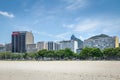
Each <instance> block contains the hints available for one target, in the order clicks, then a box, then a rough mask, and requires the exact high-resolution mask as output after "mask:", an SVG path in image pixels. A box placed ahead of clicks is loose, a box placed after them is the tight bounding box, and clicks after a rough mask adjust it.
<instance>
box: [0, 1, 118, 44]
mask: <svg viewBox="0 0 120 80" xmlns="http://www.w3.org/2000/svg"><path fill="white" fill-rule="evenodd" d="M12 31H32V32H33V34H34V37H35V42H38V41H60V40H69V39H70V36H71V35H72V34H74V35H75V36H76V37H78V38H80V39H82V40H84V39H87V38H89V37H91V36H94V35H98V34H107V35H110V36H118V37H119V38H120V0H0V43H9V42H11V33H12Z"/></svg>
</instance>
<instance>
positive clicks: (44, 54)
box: [0, 47, 120, 60]
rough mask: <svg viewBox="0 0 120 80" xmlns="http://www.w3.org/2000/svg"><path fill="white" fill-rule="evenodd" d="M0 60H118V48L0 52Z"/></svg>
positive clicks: (119, 56)
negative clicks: (75, 51)
mask: <svg viewBox="0 0 120 80" xmlns="http://www.w3.org/2000/svg"><path fill="white" fill-rule="evenodd" d="M0 60H120V47H119V48H106V49H104V50H102V51H101V50H100V49H99V48H88V47H86V48H84V49H83V50H82V51H81V52H80V53H79V54H78V53H74V52H72V51H71V50H70V49H68V48H66V49H64V50H58V51H53V50H46V49H43V50H40V51H38V52H36V53H10V52H1V53H0Z"/></svg>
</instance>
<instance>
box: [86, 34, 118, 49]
mask: <svg viewBox="0 0 120 80" xmlns="http://www.w3.org/2000/svg"><path fill="white" fill-rule="evenodd" d="M84 47H97V48H100V49H105V48H116V47H119V40H118V37H111V36H108V35H105V34H101V35H96V36H93V37H91V38H89V39H87V40H84Z"/></svg>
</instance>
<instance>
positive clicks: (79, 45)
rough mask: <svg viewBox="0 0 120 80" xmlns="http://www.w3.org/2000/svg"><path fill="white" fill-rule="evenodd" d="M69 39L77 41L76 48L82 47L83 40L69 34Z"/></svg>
mask: <svg viewBox="0 0 120 80" xmlns="http://www.w3.org/2000/svg"><path fill="white" fill-rule="evenodd" d="M71 40H74V41H77V42H78V48H79V49H82V48H83V41H82V40H80V39H78V38H76V37H75V36H74V35H72V36H71Z"/></svg>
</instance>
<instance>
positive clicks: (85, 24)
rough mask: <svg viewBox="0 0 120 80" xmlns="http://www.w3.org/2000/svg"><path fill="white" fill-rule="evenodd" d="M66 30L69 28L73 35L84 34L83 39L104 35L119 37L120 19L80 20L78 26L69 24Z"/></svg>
mask: <svg viewBox="0 0 120 80" xmlns="http://www.w3.org/2000/svg"><path fill="white" fill-rule="evenodd" d="M71 25H72V27H71ZM64 26H65V25H64ZM64 28H68V29H69V30H70V31H71V32H72V33H75V34H78V33H79V34H82V36H84V37H81V39H84V38H87V37H90V36H93V35H97V34H102V33H103V34H107V35H113V36H115V35H116V36H119V35H120V34H119V32H120V19H118V18H115V19H113V18H106V19H105V18H90V19H85V20H79V21H78V22H77V23H76V24H75V23H73V24H67V26H66V27H64Z"/></svg>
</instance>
